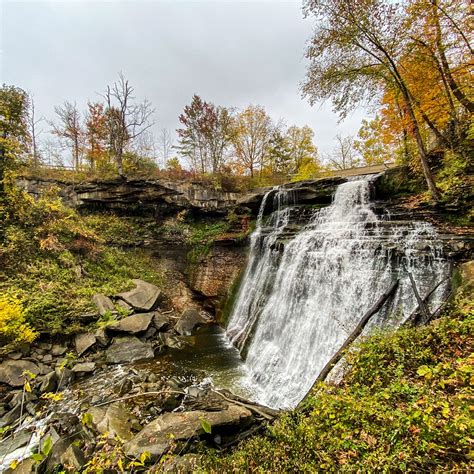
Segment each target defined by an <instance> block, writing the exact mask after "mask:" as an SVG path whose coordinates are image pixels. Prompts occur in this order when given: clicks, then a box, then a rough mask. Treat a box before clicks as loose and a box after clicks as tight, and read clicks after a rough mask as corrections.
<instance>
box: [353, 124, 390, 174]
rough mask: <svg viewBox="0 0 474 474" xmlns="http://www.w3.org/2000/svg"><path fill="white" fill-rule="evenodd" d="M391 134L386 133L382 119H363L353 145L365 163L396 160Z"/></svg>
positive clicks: (376, 163) (378, 163)
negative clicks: (391, 144)
mask: <svg viewBox="0 0 474 474" xmlns="http://www.w3.org/2000/svg"><path fill="white" fill-rule="evenodd" d="M391 138H392V137H391V135H390V134H388V133H386V131H385V129H384V124H383V122H382V119H381V118H380V117H379V116H378V115H377V116H376V117H375V118H374V119H373V120H370V121H369V120H365V119H364V120H362V126H361V127H360V129H359V132H358V134H357V138H356V139H355V140H354V144H353V147H354V149H355V151H356V152H357V153H358V154H359V155H360V156H361V158H362V160H363V163H364V165H368V166H370V165H380V164H383V163H386V162H389V161H394V158H395V156H394V150H393V148H392V147H391V146H390V139H391Z"/></svg>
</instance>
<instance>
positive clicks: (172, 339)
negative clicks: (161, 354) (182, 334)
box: [159, 333, 185, 349]
mask: <svg viewBox="0 0 474 474" xmlns="http://www.w3.org/2000/svg"><path fill="white" fill-rule="evenodd" d="M159 342H161V344H163V346H165V347H169V348H170V349H182V348H183V347H184V346H185V343H184V341H182V340H181V339H180V338H179V337H177V336H175V335H174V334H170V333H160V334H159Z"/></svg>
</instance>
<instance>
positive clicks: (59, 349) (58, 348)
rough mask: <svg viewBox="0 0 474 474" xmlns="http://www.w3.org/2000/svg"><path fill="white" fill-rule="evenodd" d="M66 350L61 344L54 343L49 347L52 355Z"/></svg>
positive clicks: (60, 353) (56, 355) (55, 355)
mask: <svg viewBox="0 0 474 474" xmlns="http://www.w3.org/2000/svg"><path fill="white" fill-rule="evenodd" d="M66 351H67V346H63V345H61V344H54V345H53V347H52V348H51V355H53V356H54V357H58V356H62V355H63V354H65V353H66Z"/></svg>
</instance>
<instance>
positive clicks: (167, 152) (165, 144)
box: [158, 128, 173, 169]
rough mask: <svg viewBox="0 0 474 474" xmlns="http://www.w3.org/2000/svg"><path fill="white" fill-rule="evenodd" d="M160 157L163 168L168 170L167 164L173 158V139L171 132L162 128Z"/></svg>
mask: <svg viewBox="0 0 474 474" xmlns="http://www.w3.org/2000/svg"><path fill="white" fill-rule="evenodd" d="M158 146H159V155H160V158H161V163H162V168H163V169H164V168H166V163H168V160H169V159H170V157H171V150H172V149H173V138H172V136H171V132H170V131H169V130H168V129H167V128H162V129H161V130H160V134H159V136H158Z"/></svg>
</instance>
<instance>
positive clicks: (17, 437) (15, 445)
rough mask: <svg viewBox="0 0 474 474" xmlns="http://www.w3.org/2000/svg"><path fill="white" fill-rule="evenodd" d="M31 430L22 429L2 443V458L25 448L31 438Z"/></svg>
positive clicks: (0, 450) (0, 451)
mask: <svg viewBox="0 0 474 474" xmlns="http://www.w3.org/2000/svg"><path fill="white" fill-rule="evenodd" d="M31 435H32V433H31V431H29V430H21V431H20V432H18V433H14V434H13V435H12V436H10V437H8V438H7V439H5V440H3V441H2V442H1V443H0V459H2V458H3V457H4V456H6V455H7V454H9V453H11V452H12V451H15V450H16V449H19V448H23V447H24V446H26V445H27V444H28V442H29V441H30V439H31Z"/></svg>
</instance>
